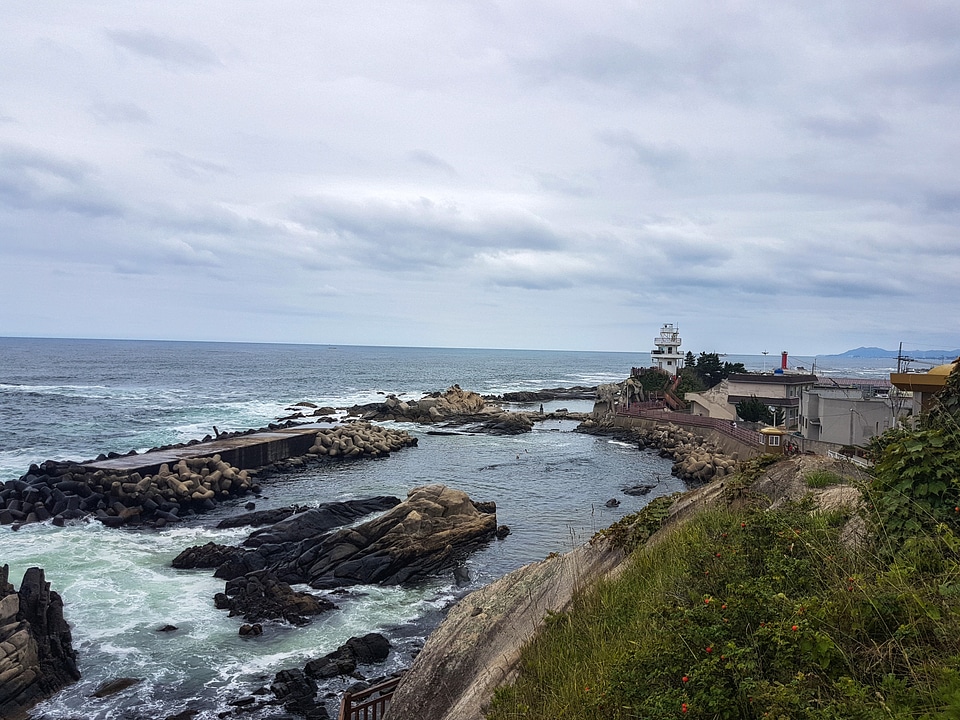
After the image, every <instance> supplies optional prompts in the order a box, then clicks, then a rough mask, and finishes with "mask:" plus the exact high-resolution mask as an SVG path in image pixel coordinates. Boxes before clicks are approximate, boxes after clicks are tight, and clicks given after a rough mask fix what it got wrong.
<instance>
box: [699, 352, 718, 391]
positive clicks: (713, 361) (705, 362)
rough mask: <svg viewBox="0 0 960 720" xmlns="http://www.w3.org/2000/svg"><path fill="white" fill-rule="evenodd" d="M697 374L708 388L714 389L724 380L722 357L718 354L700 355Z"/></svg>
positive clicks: (705, 353)
mask: <svg viewBox="0 0 960 720" xmlns="http://www.w3.org/2000/svg"><path fill="white" fill-rule="evenodd" d="M697 374H698V375H700V377H701V378H702V379H703V382H705V383H706V384H707V387H713V386H714V385H716V384H717V383H719V382H720V381H721V380H723V364H722V363H721V362H720V356H719V355H718V354H717V353H707V352H702V353H700V357H698V358H697Z"/></svg>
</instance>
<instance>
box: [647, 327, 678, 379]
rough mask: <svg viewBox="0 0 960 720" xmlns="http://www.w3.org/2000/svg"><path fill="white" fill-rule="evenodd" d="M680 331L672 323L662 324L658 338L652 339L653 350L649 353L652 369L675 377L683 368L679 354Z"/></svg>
mask: <svg viewBox="0 0 960 720" xmlns="http://www.w3.org/2000/svg"><path fill="white" fill-rule="evenodd" d="M680 342H681V340H680V330H679V328H676V327H674V325H673V323H664V325H663V327H662V328H660V336H659V337H656V338H654V339H653V344H654V348H653V350H651V351H650V360H651V363H652V364H653V366H654V367H658V368H660V369H661V370H663V371H665V372H668V373H670V374H671V375H676V374H677V373H679V372H680V368H681V367H683V355H681V354H680Z"/></svg>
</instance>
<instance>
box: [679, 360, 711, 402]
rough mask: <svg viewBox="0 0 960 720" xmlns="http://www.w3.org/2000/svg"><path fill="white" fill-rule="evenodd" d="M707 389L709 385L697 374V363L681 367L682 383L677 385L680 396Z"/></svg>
mask: <svg viewBox="0 0 960 720" xmlns="http://www.w3.org/2000/svg"><path fill="white" fill-rule="evenodd" d="M706 389H707V386H706V384H705V383H704V382H703V380H702V379H701V377H700V376H699V375H698V374H697V368H696V366H695V365H694V366H690V367H684V368H681V369H680V384H679V385H678V386H677V394H678V395H679V396H680V397H686V394H687V393H698V392H703V391H704V390H706Z"/></svg>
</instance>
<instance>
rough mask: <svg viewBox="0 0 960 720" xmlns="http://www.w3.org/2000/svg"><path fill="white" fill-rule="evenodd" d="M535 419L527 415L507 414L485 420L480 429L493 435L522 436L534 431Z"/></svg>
mask: <svg viewBox="0 0 960 720" xmlns="http://www.w3.org/2000/svg"><path fill="white" fill-rule="evenodd" d="M533 424H534V421H533V418H532V417H530V415H528V414H526V413H512V412H505V413H500V414H499V415H497V416H495V417H492V418H490V419H489V420H484V421H483V422H482V423H481V424H480V429H482V430H483V431H484V432H487V433H489V434H491V435H521V434H523V433H526V432H530V431H531V430H533Z"/></svg>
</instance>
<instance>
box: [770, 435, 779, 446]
mask: <svg viewBox="0 0 960 720" xmlns="http://www.w3.org/2000/svg"><path fill="white" fill-rule="evenodd" d="M769 445H770V447H780V436H779V435H771V436H770V443H769Z"/></svg>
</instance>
